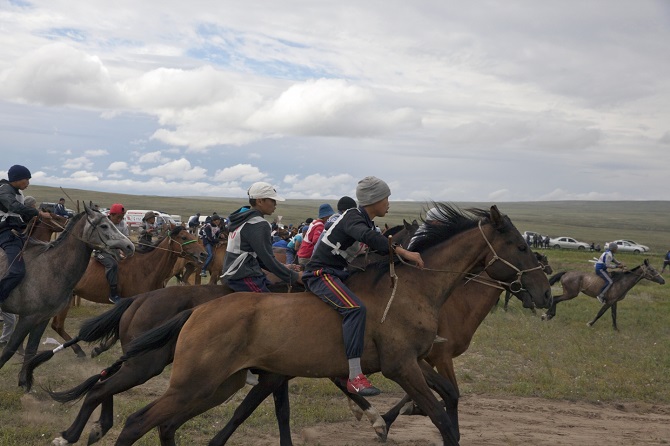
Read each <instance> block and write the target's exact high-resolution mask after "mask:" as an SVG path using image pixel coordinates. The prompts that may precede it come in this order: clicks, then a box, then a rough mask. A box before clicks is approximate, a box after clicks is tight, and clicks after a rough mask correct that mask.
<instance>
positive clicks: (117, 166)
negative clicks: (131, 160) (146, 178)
mask: <svg viewBox="0 0 670 446" xmlns="http://www.w3.org/2000/svg"><path fill="white" fill-rule="evenodd" d="M126 169H128V163H126V162H125V161H115V162H113V163H111V164H110V165H109V167H107V170H110V171H112V172H118V171H122V170H126Z"/></svg>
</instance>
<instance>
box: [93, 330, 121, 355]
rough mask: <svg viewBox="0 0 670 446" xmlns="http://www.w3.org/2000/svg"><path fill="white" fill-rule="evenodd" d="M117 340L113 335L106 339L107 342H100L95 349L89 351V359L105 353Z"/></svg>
mask: <svg viewBox="0 0 670 446" xmlns="http://www.w3.org/2000/svg"><path fill="white" fill-rule="evenodd" d="M118 340H119V337H118V336H116V335H114V336H113V337H112V338H111V339H108V340H107V342H101V343H100V344H98V345H97V346H96V347H94V348H93V350H91V358H95V357H96V356H98V355H100V354H102V353H104V352H106V351H107V350H109V349H110V348H112V346H113V345H114V344H116V341H118Z"/></svg>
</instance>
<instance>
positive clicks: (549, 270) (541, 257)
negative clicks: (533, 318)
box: [503, 252, 554, 314]
mask: <svg viewBox="0 0 670 446" xmlns="http://www.w3.org/2000/svg"><path fill="white" fill-rule="evenodd" d="M535 256H536V257H537V261H538V262H540V263H541V264H542V265H543V266H544V268H543V269H544V273H545V274H547V275H549V274H553V273H554V270H553V269H552V268H551V265H549V262H548V261H547V256H546V255H544V254H542V253H539V252H535ZM513 294H514V293H512V292H511V291H510V290H505V306H504V307H503V309H504V310H505V311H507V307H508V305H509V301H510V299H511V298H512V295H513ZM531 310H532V311H533V314H535V308H532V309H531Z"/></svg>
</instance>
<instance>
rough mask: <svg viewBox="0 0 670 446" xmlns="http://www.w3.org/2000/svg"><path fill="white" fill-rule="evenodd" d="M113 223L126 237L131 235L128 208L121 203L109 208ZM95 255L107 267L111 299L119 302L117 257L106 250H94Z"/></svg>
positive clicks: (113, 301) (106, 274) (106, 275)
mask: <svg viewBox="0 0 670 446" xmlns="http://www.w3.org/2000/svg"><path fill="white" fill-rule="evenodd" d="M107 216H108V217H109V219H110V220H111V222H112V223H114V224H115V225H116V227H117V228H118V230H119V231H121V234H123V235H125V236H126V237H128V236H130V231H128V225H127V224H126V221H125V220H124V217H125V216H126V208H124V207H123V205H122V204H120V203H114V204H113V205H112V207H110V208H109V213H108V215H107ZM93 257H94V258H95V259H96V260H97V261H98V262H100V263H101V264H102V266H104V267H105V277H107V282H108V283H109V301H110V302H111V303H113V304H115V303H117V302H119V300H120V299H121V298H120V297H119V289H118V286H119V285H118V284H119V277H118V271H119V263H118V262H117V261H116V258H115V257H114V256H113V255H112V254H110V253H108V252H105V251H97V250H96V251H93Z"/></svg>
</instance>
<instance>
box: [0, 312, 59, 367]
mask: <svg viewBox="0 0 670 446" xmlns="http://www.w3.org/2000/svg"><path fill="white" fill-rule="evenodd" d="M34 320H35V318H34V317H31V316H22V317H19V318H18V320H17V322H16V325H14V331H13V332H12V335H11V336H10V337H9V340H8V341H7V345H5V348H4V349H3V350H2V354H0V369H1V368H2V367H3V366H4V365H5V364H6V363H7V361H9V360H10V359H11V358H12V356H14V354H15V353H16V351H17V350H18V349H19V347H23V341H24V339H25V338H26V336H28V334H29V333H30V327H31V326H32V324H33V323H35V322H34ZM47 322H48V321H47Z"/></svg>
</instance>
